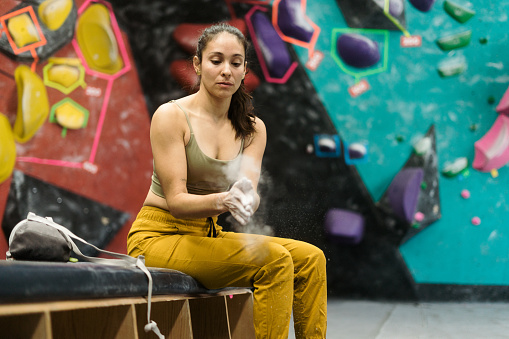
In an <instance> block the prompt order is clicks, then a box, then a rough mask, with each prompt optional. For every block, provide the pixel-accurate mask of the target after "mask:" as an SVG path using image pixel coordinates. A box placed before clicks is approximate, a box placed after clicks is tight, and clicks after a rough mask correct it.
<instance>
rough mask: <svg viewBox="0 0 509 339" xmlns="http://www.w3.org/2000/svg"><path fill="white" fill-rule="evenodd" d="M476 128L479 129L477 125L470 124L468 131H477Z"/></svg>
mask: <svg viewBox="0 0 509 339" xmlns="http://www.w3.org/2000/svg"><path fill="white" fill-rule="evenodd" d="M478 128H479V126H478V125H477V124H472V125H470V130H471V131H472V132H475V131H477V129H478Z"/></svg>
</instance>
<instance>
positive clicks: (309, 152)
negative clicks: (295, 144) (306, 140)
mask: <svg viewBox="0 0 509 339" xmlns="http://www.w3.org/2000/svg"><path fill="white" fill-rule="evenodd" d="M314 150H315V148H314V147H313V145H311V144H308V145H307V146H306V153H307V154H311V153H313V152H314Z"/></svg>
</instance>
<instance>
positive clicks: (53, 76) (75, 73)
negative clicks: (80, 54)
mask: <svg viewBox="0 0 509 339" xmlns="http://www.w3.org/2000/svg"><path fill="white" fill-rule="evenodd" d="M79 78H80V70H79V68H78V67H75V66H69V65H53V66H51V67H50V68H49V70H48V80H49V81H51V82H54V83H57V84H59V85H62V86H64V87H71V85H73V84H74V83H76V82H77V81H78V80H79Z"/></svg>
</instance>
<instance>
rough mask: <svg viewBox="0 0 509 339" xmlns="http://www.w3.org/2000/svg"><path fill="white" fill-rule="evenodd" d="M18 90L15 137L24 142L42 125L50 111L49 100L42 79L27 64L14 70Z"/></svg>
mask: <svg viewBox="0 0 509 339" xmlns="http://www.w3.org/2000/svg"><path fill="white" fill-rule="evenodd" d="M14 78H15V80H16V87H17V91H18V110H17V111H18V112H17V116H16V121H15V122H14V128H13V132H14V139H15V140H16V141H17V142H20V143H24V142H27V141H28V140H30V139H31V138H32V137H33V135H34V134H35V132H37V130H38V129H39V128H40V127H41V126H42V124H43V123H44V121H45V120H46V118H47V117H48V113H49V101H48V95H47V93H46V87H45V86H44V83H43V82H42V79H41V78H40V77H39V76H38V75H37V74H36V73H33V72H32V71H31V70H30V67H28V66H26V65H20V66H18V67H17V68H16V70H15V71H14Z"/></svg>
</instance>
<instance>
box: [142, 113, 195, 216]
mask: <svg viewBox="0 0 509 339" xmlns="http://www.w3.org/2000/svg"><path fill="white" fill-rule="evenodd" d="M179 113H181V112H179V111H178V110H176V109H175V105H171V104H164V105H162V106H160V107H159V108H158V109H157V111H156V112H155V113H154V115H153V117H152V122H151V126H150V142H151V145H152V154H153V157H154V166H155V171H156V173H157V176H158V178H159V181H160V182H161V187H162V188H163V192H164V194H165V197H166V201H167V202H168V201H171V200H172V199H171V198H172V197H174V196H175V195H177V194H179V193H187V188H186V182H187V162H186V154H185V141H184V135H185V131H186V130H185V124H183V119H182V114H179ZM184 122H185V119H184ZM168 207H169V208H171V207H170V206H168Z"/></svg>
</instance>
